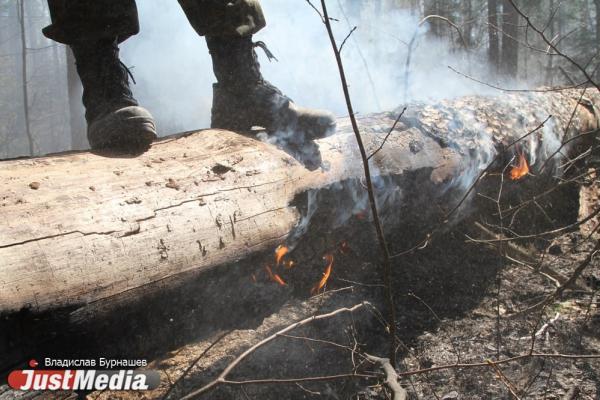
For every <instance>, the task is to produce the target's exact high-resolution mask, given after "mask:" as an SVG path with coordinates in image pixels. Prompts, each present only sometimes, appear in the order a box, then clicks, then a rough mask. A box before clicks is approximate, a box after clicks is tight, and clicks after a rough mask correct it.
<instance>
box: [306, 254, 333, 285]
mask: <svg viewBox="0 0 600 400" xmlns="http://www.w3.org/2000/svg"><path fill="white" fill-rule="evenodd" d="M323 260H327V267H326V268H325V272H323V277H322V278H321V280H320V281H319V283H317V284H316V285H315V286H314V287H313V288H312V290H311V291H310V292H311V294H316V293H318V292H319V290H321V289H323V287H324V286H325V284H327V280H328V279H329V276H330V275H331V269H332V267H333V254H325V255H324V256H323Z"/></svg>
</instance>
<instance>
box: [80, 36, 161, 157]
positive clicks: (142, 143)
mask: <svg viewBox="0 0 600 400" xmlns="http://www.w3.org/2000/svg"><path fill="white" fill-rule="evenodd" d="M71 48H72V49H73V55H74V56H75V60H76V63H77V73H78V74H79V77H80V79H81V83H82V85H83V104H84V106H85V109H86V113H85V118H86V120H87V124H88V129H87V136H88V140H89V142H90V146H91V148H92V150H110V151H116V152H123V153H133V154H136V153H142V152H144V151H146V150H147V149H148V148H149V147H150V144H151V143H152V141H153V140H154V139H156V126H155V123H154V118H152V115H151V114H150V112H148V111H147V110H146V109H145V108H142V107H140V106H139V105H138V102H137V101H136V99H135V98H134V97H133V94H132V92H131V89H130V88H129V77H130V76H131V73H130V72H129V70H128V69H127V67H125V65H123V63H122V62H121V61H120V60H119V47H118V45H117V40H116V39H115V40H108V41H97V42H81V43H77V44H74V45H72V46H71ZM132 79H133V77H132Z"/></svg>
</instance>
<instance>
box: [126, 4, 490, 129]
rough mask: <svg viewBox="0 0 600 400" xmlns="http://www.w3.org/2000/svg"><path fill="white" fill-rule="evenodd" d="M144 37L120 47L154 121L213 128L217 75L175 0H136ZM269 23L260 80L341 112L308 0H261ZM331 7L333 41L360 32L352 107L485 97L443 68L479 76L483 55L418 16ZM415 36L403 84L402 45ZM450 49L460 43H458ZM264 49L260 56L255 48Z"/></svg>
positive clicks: (353, 56)
mask: <svg viewBox="0 0 600 400" xmlns="http://www.w3.org/2000/svg"><path fill="white" fill-rule="evenodd" d="M137 3H138V11H139V15H140V25H141V32H140V34H139V35H137V36H134V37H132V38H131V39H129V40H128V41H126V42H125V43H124V44H123V45H122V47H121V48H122V56H123V60H124V62H125V63H126V64H127V65H129V66H133V67H134V69H133V73H134V76H135V78H136V80H137V85H135V86H134V88H133V89H134V94H135V95H136V97H137V98H138V100H139V101H140V103H141V104H142V105H144V106H145V107H147V108H148V109H150V111H151V112H152V113H153V114H154V116H155V117H156V119H157V122H158V126H159V130H160V133H161V135H166V134H170V133H176V132H179V131H185V130H192V129H199V128H206V127H208V126H209V124H210V107H211V102H212V87H211V84H212V83H213V82H214V80H215V78H214V75H213V73H212V64H211V60H210V56H209V54H208V50H207V48H206V44H205V42H204V39H203V38H201V37H199V36H198V35H197V34H196V33H195V32H194V30H193V29H192V28H191V26H190V25H189V23H188V21H187V19H186V17H185V15H184V13H183V11H182V10H181V9H180V7H179V5H178V4H177V2H176V1H174V0H138V2H137ZM261 3H262V6H263V9H264V11H265V15H266V18H267V27H266V28H265V29H263V30H262V31H261V32H259V33H258V34H257V35H256V36H255V40H262V41H264V42H265V43H266V44H267V45H268V46H269V48H270V49H271V51H272V52H273V53H274V54H275V55H276V57H277V58H278V59H279V62H268V61H267V58H266V57H265V56H264V55H263V54H260V55H259V58H260V60H261V65H262V71H263V75H264V76H265V78H266V79H267V80H269V81H271V82H272V83H273V84H275V85H276V86H278V87H279V88H280V89H281V90H282V91H283V92H284V93H286V94H287V95H288V96H290V97H291V98H292V99H294V101H295V102H297V103H298V104H300V105H304V106H309V107H315V108H323V109H329V110H331V111H333V112H334V113H335V114H337V115H339V116H342V115H346V114H347V110H346V105H345V102H344V99H343V95H342V91H341V87H340V83H339V75H338V71H337V67H336V64H335V60H334V58H333V53H332V50H331V47H330V44H329V41H328V38H327V34H326V31H325V28H324V26H323V24H322V22H321V20H320V18H319V16H318V15H317V14H316V13H315V11H314V10H313V9H312V8H311V7H310V6H309V5H308V4H307V3H306V1H304V0H286V1H281V0H263V1H262V2H261ZM345 3H347V2H346V1H342V0H339V1H338V0H330V1H328V4H329V7H330V14H331V16H332V17H334V18H336V19H337V20H338V21H337V22H333V24H334V29H335V32H336V37H337V39H338V42H341V41H342V40H343V39H344V37H345V36H346V35H347V33H348V32H349V30H350V29H351V27H353V26H357V27H358V28H357V30H356V31H355V32H354V33H353V35H352V37H351V38H350V39H349V40H348V41H347V43H346V45H345V46H344V49H343V52H342V55H343V59H344V62H345V67H346V72H347V75H348V80H349V84H350V90H351V94H352V97H353V102H354V105H355V111H356V112H357V113H360V114H363V115H364V114H367V113H370V112H374V111H381V110H391V109H394V108H396V107H398V106H400V105H402V103H404V102H405V99H404V94H405V93H407V94H408V99H407V100H408V101H415V100H418V101H431V100H436V99H440V98H449V97H456V96H461V95H466V94H474V93H477V94H481V93H483V92H491V91H492V89H488V88H486V87H485V86H482V85H480V84H477V83H475V82H473V81H470V80H468V79H465V78H463V77H460V76H458V75H457V74H456V73H454V72H452V71H451V70H449V69H448V66H449V65H450V66H454V67H457V68H458V69H459V70H461V71H464V72H466V73H469V74H473V75H475V76H478V77H484V80H485V74H486V72H487V67H486V65H485V62H484V59H485V57H484V54H477V53H474V52H468V53H467V52H464V51H456V50H452V47H453V46H451V45H450V43H448V42H446V41H441V40H433V39H431V38H430V37H428V36H427V35H426V29H427V28H426V25H425V27H423V28H421V29H419V30H418V25H419V16H417V15H414V14H411V12H410V11H409V10H386V12H383V13H378V12H376V11H375V7H374V3H376V2H359V4H361V3H362V4H361V5H360V6H361V8H362V10H361V13H360V16H357V15H353V14H352V12H351V11H350V10H348V9H344V10H343V9H342V8H340V5H341V6H344V4H345ZM415 32H418V34H417V37H416V40H415V45H414V49H413V51H412V54H411V63H410V71H409V74H408V77H409V79H408V87H406V85H405V76H406V69H405V66H406V60H407V56H408V43H409V42H410V41H411V39H412V38H413V37H414V35H415ZM454 47H456V46H454ZM258 51H259V53H262V52H261V50H260V49H259V50H258Z"/></svg>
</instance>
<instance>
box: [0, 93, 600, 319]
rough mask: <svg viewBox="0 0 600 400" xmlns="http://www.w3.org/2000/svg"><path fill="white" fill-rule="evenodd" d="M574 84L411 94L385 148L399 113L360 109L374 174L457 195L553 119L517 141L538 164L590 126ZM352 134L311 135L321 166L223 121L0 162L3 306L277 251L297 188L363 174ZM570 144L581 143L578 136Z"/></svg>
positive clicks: (81, 298)
mask: <svg viewBox="0 0 600 400" xmlns="http://www.w3.org/2000/svg"><path fill="white" fill-rule="evenodd" d="M580 96H581V92H580V91H563V92H560V93H557V92H551V93H539V94H526V95H514V94H510V95H509V94H506V95H503V96H501V97H497V98H483V97H466V98H461V99H456V100H452V101H444V102H441V103H439V104H435V105H430V106H423V105H414V106H411V107H410V108H409V111H408V112H407V114H406V115H405V117H403V118H402V119H401V121H400V123H399V124H398V125H397V126H396V129H395V130H394V131H393V132H392V133H391V134H390V135H389V137H388V138H387V141H385V144H384V145H383V147H382V148H381V151H377V149H379V148H380V146H381V144H382V142H383V140H384V138H385V137H386V135H387V134H388V130H389V127H391V126H392V124H393V122H394V120H395V119H396V115H395V114H394V113H382V114H377V115H372V116H366V117H363V118H362V119H360V121H359V124H360V125H361V130H362V132H363V135H364V140H365V144H366V146H367V148H368V151H369V153H373V152H376V154H375V156H374V157H373V158H372V159H371V162H372V163H373V169H374V170H375V171H376V174H377V175H379V176H382V177H400V178H402V177H407V176H413V175H414V174H415V173H416V172H418V174H417V175H418V176H421V177H423V176H424V177H425V179H426V181H427V182H419V184H418V187H425V186H431V187H433V188H437V189H435V190H437V191H438V193H437V194H441V193H448V191H455V192H456V193H457V194H459V195H462V194H463V193H464V191H465V188H466V187H468V186H469V185H470V184H471V183H472V182H473V181H474V179H475V177H476V175H477V174H478V173H479V172H480V171H481V170H482V169H483V168H485V167H486V165H487V163H489V162H490V161H491V158H490V157H492V156H493V154H497V153H498V152H500V151H502V149H503V148H505V147H506V146H507V145H508V144H509V143H510V142H512V141H514V140H515V139H517V138H519V137H521V136H523V135H525V134H526V133H527V132H529V131H531V130H533V129H534V128H536V127H537V126H538V125H539V124H540V123H541V122H542V121H544V119H545V118H546V117H548V116H550V115H552V116H553V118H552V121H551V123H548V124H547V125H546V126H544V128H543V129H539V130H538V131H536V132H535V134H533V135H532V136H531V138H528V139H527V140H526V141H525V142H524V145H523V146H521V147H522V148H523V149H524V150H525V151H528V152H529V160H530V162H531V163H532V164H533V165H532V168H536V166H540V165H541V163H542V161H543V160H544V157H547V156H548V155H549V152H548V148H547V146H546V143H548V142H549V141H550V140H551V139H553V140H555V141H556V140H557V141H559V142H560V141H563V140H565V139H566V138H568V137H572V136H575V135H577V134H579V133H584V132H588V131H591V130H594V129H597V128H598V120H597V116H596V115H594V113H593V111H592V108H591V107H590V106H589V104H595V105H596V106H598V105H600V95H598V94H596V93H590V94H589V95H586V97H587V98H588V101H586V103H585V104H583V105H579V106H577V104H578V103H577V102H578V99H579V98H580ZM574 108H576V109H577V111H576V113H575V118H574V119H573V121H572V123H571V124H570V125H569V124H568V121H569V119H570V116H571V114H572V112H573V109H574ZM567 125H569V129H565V128H566V127H567ZM350 132H351V128H350V125H349V121H348V120H347V119H340V120H339V121H338V132H337V134H335V135H333V136H331V137H328V138H325V139H321V140H319V141H318V144H319V147H320V150H321V153H322V157H323V160H324V163H325V164H324V165H325V167H324V168H323V169H320V170H316V171H309V170H307V169H306V168H304V167H303V166H302V165H300V164H299V163H298V162H297V161H296V160H294V159H293V158H291V157H290V156H288V155H287V154H286V153H284V152H283V151H281V150H279V149H277V148H275V147H273V146H271V145H268V144H265V143H263V142H259V141H257V140H254V139H252V138H248V137H244V136H241V135H239V134H236V133H233V132H227V131H220V130H205V131H201V132H198V133H192V134H188V135H184V136H180V137H170V138H166V139H164V140H161V141H159V142H157V143H155V144H154V145H153V146H152V148H151V149H150V150H149V151H148V152H147V153H145V154H143V155H141V156H138V157H130V158H127V157H122V156H121V157H117V156H111V155H110V154H93V153H87V152H79V153H70V154H62V155H54V156H48V157H42V158H32V159H19V160H10V161H4V162H2V163H0V187H2V188H3V189H2V193H3V196H2V197H1V198H0V210H2V215H3V217H4V220H5V223H4V224H2V225H0V260H2V263H1V264H0V272H1V273H0V314H7V313H13V312H16V311H19V310H22V309H28V310H30V311H32V312H41V311H44V310H51V309H55V308H61V307H76V306H80V305H84V304H87V303H89V302H95V301H98V300H101V299H107V298H117V297H118V295H120V294H123V293H127V292H128V291H130V290H132V289H135V288H140V287H146V286H151V285H152V284H157V283H160V282H161V281H162V280H164V279H167V278H175V279H176V278H177V276H180V275H181V274H183V273H184V272H189V271H197V272H202V271H206V270H209V269H212V268H214V267H217V266H219V265H226V264H231V263H235V262H237V261H238V260H242V259H244V258H247V257H249V256H251V255H253V254H256V253H259V252H261V251H267V250H268V251H271V250H272V249H274V248H275V247H276V246H277V245H279V244H281V243H283V242H285V241H286V239H287V240H290V238H292V237H294V235H296V234H297V233H298V225H299V224H301V223H303V222H306V221H305V219H303V215H302V213H301V212H300V211H299V209H298V208H297V200H298V199H299V198H300V196H302V195H303V194H305V193H306V192H307V191H310V190H320V189H324V188H327V187H329V186H330V185H333V184H336V185H339V184H340V183H344V182H349V181H353V180H354V181H355V180H358V179H360V177H361V176H362V168H361V166H360V163H357V162H356V160H357V159H358V158H357V157H358V153H357V149H356V146H355V143H354V139H353V137H352V135H351V134H350ZM589 136H591V135H587V136H585V137H584V138H582V139H581V140H584V139H589ZM534 140H535V143H533V142H532V141H534ZM534 144H535V145H534ZM571 145H572V147H573V149H584V150H585V146H583V145H582V143H581V142H578V141H574V142H572V143H571ZM510 151H511V154H510V156H511V157H512V154H513V153H514V149H511V150H510ZM511 157H507V158H506V160H508V161H509V160H510V158H511ZM500 160H501V161H502V162H503V163H504V162H508V161H506V160H505V159H502V158H501V159H500ZM534 160H535V161H534ZM505 166H506V164H505V163H504V164H501V165H500V164H499V165H497V166H496V167H497V168H496V169H497V170H498V171H502V170H503V169H504V167H505ZM357 187H358V188H359V189H357V190H359V191H360V190H361V189H360V188H361V186H360V185H357ZM400 189H402V187H400ZM423 190H424V189H423ZM358 195H361V193H357V196H358ZM362 195H364V193H362ZM417 195H418V193H417ZM422 195H423V196H427V195H429V194H424V193H423V194H422ZM434 195H435V193H433V196H434ZM415 197H419V196H416V195H415ZM338 206H340V205H339V204H338ZM383 206H384V207H387V208H388V210H390V209H391V210H394V209H395V207H397V206H398V204H383ZM415 206H416V207H420V208H422V204H419V205H415ZM420 212H422V211H420Z"/></svg>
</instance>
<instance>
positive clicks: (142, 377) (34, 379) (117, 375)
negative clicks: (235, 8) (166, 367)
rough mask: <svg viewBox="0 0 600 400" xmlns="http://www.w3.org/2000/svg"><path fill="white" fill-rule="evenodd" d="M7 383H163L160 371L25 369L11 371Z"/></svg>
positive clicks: (125, 386) (90, 386) (54, 386)
mask: <svg viewBox="0 0 600 400" xmlns="http://www.w3.org/2000/svg"><path fill="white" fill-rule="evenodd" d="M37 366H38V362H37V361H36V360H31V361H29V367H31V368H35V367H37ZM8 384H9V386H10V387H11V388H13V389H16V390H92V391H93V390H152V389H156V388H157V387H158V386H159V385H160V373H159V372H158V371H152V370H148V371H140V370H131V369H129V370H126V369H122V370H94V369H89V370H81V369H65V370H36V369H23V370H15V371H12V372H11V373H10V374H9V375H8Z"/></svg>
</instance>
